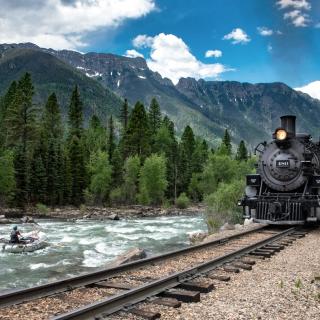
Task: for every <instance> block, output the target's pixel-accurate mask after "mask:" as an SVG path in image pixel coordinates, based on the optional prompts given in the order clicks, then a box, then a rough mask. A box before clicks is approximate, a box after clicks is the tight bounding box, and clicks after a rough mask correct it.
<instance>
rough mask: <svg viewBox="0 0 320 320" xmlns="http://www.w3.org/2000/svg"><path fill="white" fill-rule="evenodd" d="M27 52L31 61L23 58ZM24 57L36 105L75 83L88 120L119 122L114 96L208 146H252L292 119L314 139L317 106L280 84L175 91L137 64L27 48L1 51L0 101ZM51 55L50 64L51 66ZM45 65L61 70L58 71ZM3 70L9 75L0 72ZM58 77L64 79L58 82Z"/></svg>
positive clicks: (189, 85) (183, 83)
mask: <svg viewBox="0 0 320 320" xmlns="http://www.w3.org/2000/svg"><path fill="white" fill-rule="evenodd" d="M28 50H31V52H32V54H29V55H28V54H27V51H28ZM19 52H20V53H19ZM36 52H39V53H40V52H41V53H42V55H40V56H41V59H40V61H41V64H40V65H39V66H37V64H38V63H36V62H35V61H36V60H38V59H39V57H40V56H37V55H36ZM26 55H27V56H29V58H30V59H29V62H28V67H29V69H30V70H29V71H30V72H31V73H32V75H33V76H34V78H35V80H36V87H37V88H38V86H39V91H40V94H39V98H43V97H44V96H45V95H46V94H47V93H48V91H49V89H50V90H52V89H54V88H57V90H60V94H61V95H62V97H63V98H62V100H63V101H64V100H65V97H64V95H65V92H66V88H68V87H70V86H72V85H74V83H76V82H77V81H79V82H80V83H81V84H80V83H79V86H80V89H81V87H82V91H83V96H85V98H86V105H87V106H88V109H87V115H88V116H89V114H90V113H92V112H94V111H96V112H97V113H99V114H101V115H103V117H105V116H106V114H108V113H112V114H115V115H117V114H118V108H119V105H120V103H121V100H120V99H119V98H118V97H117V96H115V95H114V94H112V92H111V91H113V92H114V93H115V94H116V95H118V96H120V97H123V98H124V97H125V98H128V100H129V102H130V103H131V104H134V103H135V102H136V101H137V100H141V101H142V102H144V103H145V104H146V105H147V106H148V105H149V103H150V100H151V98H152V97H156V98H157V99H158V101H159V102H160V105H161V107H162V110H163V112H164V113H166V114H168V115H169V116H170V117H171V118H172V119H173V120H174V121H175V123H176V126H177V128H178V130H180V131H181V130H182V128H183V127H184V126H185V125H186V124H190V125H191V126H192V127H193V128H194V130H195V131H196V133H197V134H199V135H201V136H203V137H205V138H207V139H208V140H209V141H211V142H213V143H217V142H218V139H219V137H221V136H222V134H223V131H224V129H225V128H228V129H229V130H230V132H231V134H232V137H233V139H234V141H235V142H239V141H240V140H241V139H244V140H246V141H247V142H249V143H250V144H252V145H255V144H256V143H257V142H259V141H261V140H264V139H269V138H270V137H271V131H272V130H273V129H274V128H275V127H277V126H278V124H279V116H280V115H282V114H284V113H290V114H295V115H296V116H297V117H298V119H297V123H298V129H299V130H300V131H306V132H311V134H313V135H314V136H318V135H319V134H320V130H319V125H318V124H319V121H320V101H318V100H316V99H312V98H311V97H310V96H308V95H307V94H304V93H301V92H298V91H295V90H293V89H292V88H290V87H288V86H287V85H285V84H283V83H259V84H250V83H240V82H236V81H204V80H195V79H193V78H182V79H180V81H179V82H178V84H177V85H176V86H175V85H173V83H172V82H171V81H170V80H169V79H166V78H162V77H161V75H160V74H159V73H156V72H153V71H151V70H150V69H149V68H148V66H147V63H146V61H145V60H144V59H143V58H128V57H124V56H118V55H114V54H107V53H94V52H91V53H86V54H81V53H79V52H75V51H69V50H61V51H55V50H52V49H42V48H39V47H38V46H36V45H34V44H31V43H25V44H4V45H0V57H1V58H0V72H1V75H0V93H3V90H4V88H5V87H6V86H7V84H8V83H9V82H10V81H11V80H12V79H14V78H15V77H16V76H18V74H19V72H20V71H19V72H18V69H19V70H25V66H26V65H25V63H24V62H23V63H22V62H21V63H20V62H19V61H22V60H23V59H26V58H25V56H26ZM50 55H51V56H53V57H54V58H55V59H54V60H50V59H51V58H50ZM31 56H33V58H31ZM12 59H14V61H15V62H14V65H16V64H17V65H18V66H20V67H19V68H18V69H17V70H16V72H14V70H15V69H14V70H12V69H10V67H9V66H10V63H11V65H12ZM52 59H53V58H52ZM23 61H24V60H23ZM32 61H34V63H32ZM46 61H47V62H46ZM49 61H50V62H49ZM58 61H59V62H58ZM48 64H54V65H55V66H57V68H58V67H59V68H58V70H59V71H58V72H56V71H55V69H56V67H55V68H50V67H49V66H48ZM2 65H7V68H5V69H1V68H2ZM62 70H63V71H62ZM21 72H22V71H21ZM43 73H46V75H44V74H43ZM56 73H57V74H58V75H59V74H60V75H61V74H64V76H63V77H62V78H61V77H59V76H57V75H56ZM67 74H68V75H67ZM43 79H45V82H44V84H43V83H42V81H43ZM60 82H62V84H61V85H60ZM60 87H63V88H60ZM59 88H60V89H59ZM57 94H58V96H59V92H57Z"/></svg>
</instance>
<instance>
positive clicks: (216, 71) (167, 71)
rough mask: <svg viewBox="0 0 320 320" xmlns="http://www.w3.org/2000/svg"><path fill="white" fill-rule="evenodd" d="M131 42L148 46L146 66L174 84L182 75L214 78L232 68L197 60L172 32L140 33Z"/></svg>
mask: <svg viewBox="0 0 320 320" xmlns="http://www.w3.org/2000/svg"><path fill="white" fill-rule="evenodd" d="M137 39H138V40H139V41H137ZM140 40H141V41H140ZM143 40H146V41H143ZM133 43H134V44H135V45H136V46H144V47H149V48H150V49H151V51H150V58H149V59H147V64H148V67H149V68H150V69H151V70H153V71H157V72H159V73H160V74H161V76H162V77H167V78H169V79H171V80H172V82H173V83H174V84H176V83H177V82H178V81H179V79H180V78H182V77H193V78H196V79H199V78H216V77H218V76H219V75H220V74H221V73H223V72H226V71H231V70H233V69H230V68H227V67H226V66H224V65H223V64H220V63H213V64H205V63H203V62H201V61H199V60H197V59H196V57H195V56H194V55H193V54H192V53H191V52H190V49H189V47H188V46H187V45H186V43H185V42H184V41H183V40H182V39H181V38H178V37H177V36H175V35H173V34H164V33H160V34H158V35H156V36H154V37H149V36H146V35H142V36H138V37H136V38H135V39H134V40H133Z"/></svg>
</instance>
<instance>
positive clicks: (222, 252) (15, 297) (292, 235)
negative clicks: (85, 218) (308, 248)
mask: <svg viewBox="0 0 320 320" xmlns="http://www.w3.org/2000/svg"><path fill="white" fill-rule="evenodd" d="M303 235H304V233H303V232H301V231H300V232H298V231H297V229H296V228H290V229H286V230H280V231H279V230H276V229H271V228H267V227H259V228H257V229H253V230H250V231H246V232H243V233H240V234H237V235H234V236H230V237H226V238H222V239H219V240H216V241H212V242H209V243H205V244H201V245H197V246H193V247H189V248H185V249H182V250H177V251H173V252H170V253H166V254H163V255H158V256H155V257H152V258H148V259H143V260H139V261H137V262H133V263H129V264H125V265H122V266H120V267H117V268H109V269H105V270H101V271H97V272H92V273H90V274H86V275H82V276H78V277H73V278H70V279H66V280H61V281H56V282H53V283H49V284H47V285H42V286H37V287H32V288H28V289H23V290H14V291H12V292H7V293H4V294H1V295H0V307H1V308H2V310H0V318H1V316H2V312H3V313H4V314H5V313H6V311H8V312H9V313H10V319H14V316H15V315H16V313H17V312H18V313H19V310H20V312H23V310H30V309H32V310H33V311H32V312H36V311H35V310H37V307H38V308H40V310H39V311H41V312H44V311H45V310H43V308H42V307H41V305H42V304H43V305H46V306H47V307H48V308H49V309H50V311H49V312H47V313H44V314H47V315H48V316H49V315H50V316H51V317H52V316H53V318H52V319H55V320H62V319H104V318H105V317H107V316H109V315H111V314H113V313H115V312H117V311H119V310H123V309H126V310H127V311H128V312H131V313H135V314H138V315H140V316H143V317H145V318H149V319H154V318H157V317H158V316H159V314H157V313H156V314H155V313H152V312H150V311H148V310H143V309H139V308H135V307H131V306H133V305H134V304H136V303H138V302H141V301H145V300H146V299H148V301H149V302H150V303H153V304H160V305H161V304H163V305H167V306H173V307H174V306H178V305H179V303H181V302H179V301H183V302H188V301H189V302H192V301H199V299H200V292H209V291H210V290H212V289H213V285H212V283H211V284H210V283H208V282H207V283H201V282H199V281H196V278H199V277H201V278H202V279H203V278H206V279H216V280H221V281H226V280H228V278H229V277H228V276H223V275H221V274H219V271H221V270H223V271H224V272H239V269H247V270H248V269H251V268H252V264H253V263H254V260H252V259H248V258H246V259H244V258H243V257H244V256H250V257H255V258H268V257H270V256H271V255H272V254H274V253H275V252H277V251H279V250H281V249H283V248H284V246H285V245H286V244H288V243H291V242H292V241H294V240H295V239H296V238H297V237H301V236H303ZM168 264H169V265H171V268H166V266H167V265H168ZM175 264H176V265H175ZM146 267H148V268H146ZM181 290H182V291H181ZM74 292H76V295H75V294H74ZM97 292H98V294H97ZM75 296H76V297H75ZM160 296H161V297H160ZM79 297H80V298H79ZM150 297H151V298H150ZM153 297H155V298H153ZM82 298H83V299H82ZM35 299H37V300H35ZM92 300H99V301H98V302H93V303H90V302H91V301H92ZM28 301H29V302H28ZM70 301H71V302H70ZM17 304H19V305H18V306H17ZM10 306H11V308H10ZM8 307H9V308H8ZM59 307H60V308H59ZM12 308H16V309H15V311H16V313H15V311H13V316H12V313H11V311H12ZM71 309H73V310H72V311H69V312H65V311H66V310H67V311H68V310H71ZM63 312H65V313H63ZM4 319H6V318H4ZM8 319H9V318H8ZM39 319H41V317H40V318H39ZM42 319H47V317H46V316H45V317H43V318H42Z"/></svg>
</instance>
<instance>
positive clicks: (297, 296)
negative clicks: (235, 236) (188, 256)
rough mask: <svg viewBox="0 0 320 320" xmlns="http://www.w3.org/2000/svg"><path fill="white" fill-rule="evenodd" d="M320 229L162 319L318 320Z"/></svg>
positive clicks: (319, 309)
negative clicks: (199, 299)
mask: <svg viewBox="0 0 320 320" xmlns="http://www.w3.org/2000/svg"><path fill="white" fill-rule="evenodd" d="M319 275H320V230H316V231H313V232H311V233H309V234H308V235H307V236H306V237H304V238H302V239H299V240H297V241H295V242H294V244H293V245H291V246H289V247H287V248H286V249H285V250H283V251H281V252H280V253H278V254H276V255H275V256H273V257H272V258H271V259H265V260H257V264H256V265H255V266H254V267H253V270H252V271H241V273H240V274H238V275H232V279H231V281H230V283H226V284H225V283H217V285H216V287H217V289H216V290H214V291H212V292H211V293H209V294H203V295H201V302H200V303H191V304H186V303H184V304H183V305H182V306H181V308H179V309H168V308H166V310H164V309H163V310H162V312H161V319H168V320H169V319H170V320H172V319H179V320H180V319H181V320H182V319H183V320H188V319H190V320H191V319H192V320H194V319H206V320H208V319H219V320H223V319H228V320H230V319H232V320H233V319H246V320H247V319H263V320H286V319H288V320H289V319H290V320H292V319H299V320H300V319H304V320H309V319H310V320H313V319H314V320H316V319H320V281H319V280H315V278H316V277H319Z"/></svg>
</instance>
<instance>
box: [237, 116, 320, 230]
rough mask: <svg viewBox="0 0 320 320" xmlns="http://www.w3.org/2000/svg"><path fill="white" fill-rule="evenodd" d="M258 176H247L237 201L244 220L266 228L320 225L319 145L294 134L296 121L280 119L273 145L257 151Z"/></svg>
mask: <svg viewBox="0 0 320 320" xmlns="http://www.w3.org/2000/svg"><path fill="white" fill-rule="evenodd" d="M255 154H258V155H259V157H258V163H257V172H256V174H249V175H247V176H246V189H245V195H244V196H243V198H242V199H241V200H240V201H239V205H240V206H242V207H243V215H244V218H253V220H254V221H256V222H262V223H269V224H305V223H317V224H319V223H320V142H317V143H315V142H313V141H312V138H311V135H310V134H306V133H296V117H295V116H292V115H287V116H283V117H281V126H280V127H279V128H277V129H276V130H275V132H274V133H273V135H272V141H270V142H269V143H267V142H262V143H260V144H259V145H258V146H257V147H256V149H255Z"/></svg>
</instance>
